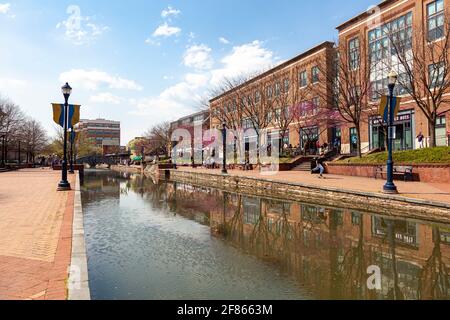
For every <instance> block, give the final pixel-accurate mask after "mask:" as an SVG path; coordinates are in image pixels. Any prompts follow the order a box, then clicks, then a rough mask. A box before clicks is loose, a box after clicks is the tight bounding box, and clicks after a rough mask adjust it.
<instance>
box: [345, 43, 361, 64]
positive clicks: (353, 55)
mask: <svg viewBox="0 0 450 320" xmlns="http://www.w3.org/2000/svg"><path fill="white" fill-rule="evenodd" d="M348 56H349V62H348V63H349V68H350V71H354V70H358V69H359V57H360V56H359V38H354V39H352V40H350V41H349V43H348Z"/></svg>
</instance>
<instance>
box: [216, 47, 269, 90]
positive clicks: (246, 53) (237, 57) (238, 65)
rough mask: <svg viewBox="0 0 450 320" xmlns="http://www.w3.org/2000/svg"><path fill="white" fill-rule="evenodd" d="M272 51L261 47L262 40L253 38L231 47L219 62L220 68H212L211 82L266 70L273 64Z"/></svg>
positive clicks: (217, 82)
mask: <svg viewBox="0 0 450 320" xmlns="http://www.w3.org/2000/svg"><path fill="white" fill-rule="evenodd" d="M275 60H276V59H275V58H274V54H273V52H272V51H270V50H268V49H266V48H264V47H263V42H261V41H258V40H255V41H253V42H251V43H247V44H243V45H241V46H236V47H234V48H233V50H232V52H231V53H230V54H228V55H226V56H225V57H224V58H223V59H222V60H221V63H222V64H223V67H222V68H219V69H215V70H213V71H212V72H211V73H212V79H211V83H212V85H217V84H219V83H220V81H221V80H222V79H224V78H233V77H237V76H239V75H242V74H244V75H247V74H253V73H256V72H260V71H263V70H266V69H267V68H269V67H271V66H273V65H274V64H275Z"/></svg>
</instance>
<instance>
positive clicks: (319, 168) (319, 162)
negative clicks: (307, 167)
mask: <svg viewBox="0 0 450 320" xmlns="http://www.w3.org/2000/svg"><path fill="white" fill-rule="evenodd" d="M315 160H316V167H315V168H314V169H313V170H312V171H311V173H312V174H313V173H316V172H319V174H320V175H319V179H322V178H323V173H324V172H325V168H324V167H323V162H322V161H323V160H322V159H321V158H316V159H315Z"/></svg>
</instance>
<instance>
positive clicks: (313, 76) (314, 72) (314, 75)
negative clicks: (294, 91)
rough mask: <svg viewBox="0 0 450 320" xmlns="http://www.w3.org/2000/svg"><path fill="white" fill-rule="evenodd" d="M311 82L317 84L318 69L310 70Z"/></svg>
mask: <svg viewBox="0 0 450 320" xmlns="http://www.w3.org/2000/svg"><path fill="white" fill-rule="evenodd" d="M311 81H312V83H317V82H319V67H317V66H316V67H313V68H312V69H311Z"/></svg>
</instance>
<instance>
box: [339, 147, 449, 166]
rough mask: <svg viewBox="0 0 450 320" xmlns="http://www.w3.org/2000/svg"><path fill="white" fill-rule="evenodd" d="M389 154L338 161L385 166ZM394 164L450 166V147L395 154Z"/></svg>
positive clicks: (381, 153)
mask: <svg viewBox="0 0 450 320" xmlns="http://www.w3.org/2000/svg"><path fill="white" fill-rule="evenodd" d="M386 161H387V152H380V153H375V154H371V155H368V156H363V157H362V158H358V157H354V158H349V159H345V160H341V161H338V163H361V164H384V163H386ZM394 162H397V163H405V164H420V163H447V164H450V147H437V148H427V149H419V150H407V151H399V152H394Z"/></svg>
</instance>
